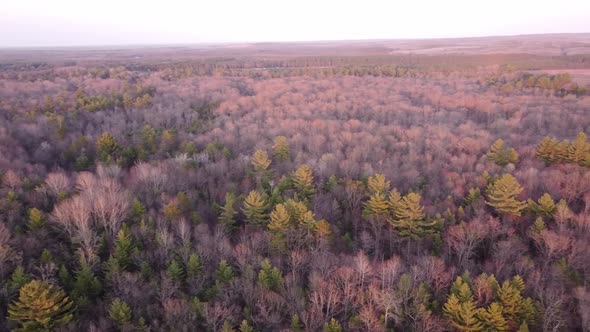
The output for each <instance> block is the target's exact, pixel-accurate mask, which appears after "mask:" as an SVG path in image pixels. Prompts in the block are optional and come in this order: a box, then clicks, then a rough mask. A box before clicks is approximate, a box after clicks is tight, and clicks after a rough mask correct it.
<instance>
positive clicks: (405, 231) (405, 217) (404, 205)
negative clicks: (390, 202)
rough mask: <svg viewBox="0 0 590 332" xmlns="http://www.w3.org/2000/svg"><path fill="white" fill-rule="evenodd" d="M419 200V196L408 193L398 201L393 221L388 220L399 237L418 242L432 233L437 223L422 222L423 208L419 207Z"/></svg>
mask: <svg viewBox="0 0 590 332" xmlns="http://www.w3.org/2000/svg"><path fill="white" fill-rule="evenodd" d="M420 200H421V197H420V195H419V194H416V193H409V194H408V195H406V196H404V197H403V198H402V200H401V201H400V203H399V207H398V208H397V209H396V210H395V217H394V219H392V220H390V222H391V224H392V225H393V227H394V228H395V229H396V230H397V231H398V233H399V235H400V236H402V237H406V238H410V239H413V240H419V239H421V238H422V237H423V236H424V235H426V234H431V233H433V232H434V227H435V226H436V224H437V221H436V220H434V221H425V220H424V218H425V214H424V208H423V207H422V205H420Z"/></svg>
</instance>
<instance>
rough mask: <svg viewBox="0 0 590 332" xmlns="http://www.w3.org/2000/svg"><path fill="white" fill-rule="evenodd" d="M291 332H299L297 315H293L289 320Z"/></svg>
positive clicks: (299, 321)
mask: <svg viewBox="0 0 590 332" xmlns="http://www.w3.org/2000/svg"><path fill="white" fill-rule="evenodd" d="M291 331H292V332H301V331H302V328H301V320H300V319H299V315H297V314H294V315H293V317H292V318H291Z"/></svg>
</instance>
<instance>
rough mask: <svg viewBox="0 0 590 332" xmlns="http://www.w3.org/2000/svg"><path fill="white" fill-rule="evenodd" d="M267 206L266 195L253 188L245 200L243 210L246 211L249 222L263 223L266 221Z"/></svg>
mask: <svg viewBox="0 0 590 332" xmlns="http://www.w3.org/2000/svg"><path fill="white" fill-rule="evenodd" d="M267 207H268V203H267V202H266V197H264V195H263V194H261V193H260V192H258V191H254V190H253V191H251V192H250V193H249V194H248V196H247V197H246V199H245V200H244V205H243V207H242V212H244V216H245V217H246V221H247V222H248V223H249V224H253V225H263V224H264V223H266V216H267V214H266V210H267Z"/></svg>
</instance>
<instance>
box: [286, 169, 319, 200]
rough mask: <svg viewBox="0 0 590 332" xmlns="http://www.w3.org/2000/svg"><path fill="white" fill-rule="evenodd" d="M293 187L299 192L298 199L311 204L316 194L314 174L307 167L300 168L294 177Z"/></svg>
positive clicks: (294, 173)
mask: <svg viewBox="0 0 590 332" xmlns="http://www.w3.org/2000/svg"><path fill="white" fill-rule="evenodd" d="M291 178H292V182H293V186H294V187H295V190H297V197H298V198H299V199H301V200H303V201H306V202H309V201H310V200H311V198H312V197H313V195H314V193H315V188H314V185H313V173H312V172H311V169H310V168H309V167H308V166H307V165H303V166H301V167H299V168H298V169H297V170H296V171H295V172H293V174H292V176H291Z"/></svg>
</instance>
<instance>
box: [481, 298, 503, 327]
mask: <svg viewBox="0 0 590 332" xmlns="http://www.w3.org/2000/svg"><path fill="white" fill-rule="evenodd" d="M477 317H478V319H479V320H480V321H481V323H482V327H483V329H482V330H483V331H498V332H501V331H508V330H509V328H508V323H507V322H506V319H504V316H502V306H501V305H500V304H498V303H497V302H493V303H491V304H490V306H489V307H488V308H487V309H484V308H480V309H479V310H478V311H477Z"/></svg>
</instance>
